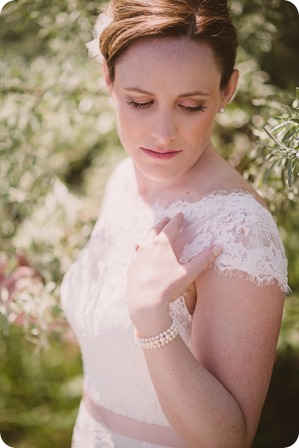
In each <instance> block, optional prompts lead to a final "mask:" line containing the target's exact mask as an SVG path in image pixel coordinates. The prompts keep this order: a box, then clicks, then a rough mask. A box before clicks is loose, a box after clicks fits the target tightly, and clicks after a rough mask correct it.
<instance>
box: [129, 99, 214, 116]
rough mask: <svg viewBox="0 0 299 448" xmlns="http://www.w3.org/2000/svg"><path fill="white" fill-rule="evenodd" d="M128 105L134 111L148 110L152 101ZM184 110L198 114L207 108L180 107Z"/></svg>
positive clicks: (131, 102)
mask: <svg viewBox="0 0 299 448" xmlns="http://www.w3.org/2000/svg"><path fill="white" fill-rule="evenodd" d="M127 104H128V105H129V106H132V107H133V108H134V109H146V108H147V107H149V106H151V104H152V101H149V102H147V103H137V102H136V101H133V100H131V101H128V102H127ZM180 107H181V108H182V109H184V110H185V111H187V112H190V113H191V114H192V113H196V112H203V111H204V110H205V109H206V108H207V106H202V105H200V106H196V107H188V106H180Z"/></svg>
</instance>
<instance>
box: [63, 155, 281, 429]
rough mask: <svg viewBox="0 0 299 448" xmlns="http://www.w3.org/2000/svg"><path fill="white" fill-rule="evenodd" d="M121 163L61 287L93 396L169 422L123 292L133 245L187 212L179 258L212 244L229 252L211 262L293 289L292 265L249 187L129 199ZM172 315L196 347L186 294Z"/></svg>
mask: <svg viewBox="0 0 299 448" xmlns="http://www.w3.org/2000/svg"><path fill="white" fill-rule="evenodd" d="M125 163H128V162H124V163H122V164H121V165H120V166H119V167H118V168H117V169H116V170H115V172H114V174H113V175H112V177H111V179H110V181H109V183H108V186H107V189H106V194H105V198H104V201H103V205H102V209H101V213H100V218H99V221H98V222H97V223H96V225H95V228H94V230H93V232H92V235H91V237H90V240H89V241H88V243H87V245H86V247H85V248H84V250H83V251H82V253H81V255H80V257H79V258H78V260H77V261H76V262H75V263H74V264H73V265H72V267H71V268H70V269H69V271H68V272H67V274H66V276H65V278H64V281H63V284H62V288H61V290H62V295H61V300H62V305H63V308H64V310H65V313H66V316H67V318H68V320H69V322H70V324H71V326H72V327H73V329H74V331H75V333H76V335H77V338H78V341H79V343H80V346H81V351H82V360H83V367H84V382H85V387H86V388H87V390H88V392H89V395H90V396H91V397H93V399H94V401H96V402H99V403H100V404H101V405H102V406H104V407H107V408H108V409H111V410H113V411H115V412H117V413H120V414H122V415H126V416H128V417H131V418H136V419H138V420H142V421H145V422H149V423H156V424H162V425H168V422H167V420H166V418H165V416H164V414H163V412H162V410H161V408H160V405H159V402H158V399H157V397H156V394H155V391H154V388H153V385H152V383H151V380H150V376H149V373H148V370H147V366H146V363H145V360H144V357H143V353H142V349H141V348H140V347H139V346H138V345H136V344H135V343H134V340H133V332H134V329H133V326H132V323H131V321H130V317H129V314H128V311H127V306H126V302H125V299H124V292H125V287H126V274H127V270H128V266H129V263H130V261H131V260H132V257H133V256H134V255H135V250H134V246H135V244H136V243H139V244H142V240H143V239H144V238H145V237H146V236H147V234H148V232H149V231H150V229H151V228H152V227H153V225H155V224H156V223H158V222H159V221H160V220H161V219H162V218H163V217H164V216H168V217H172V216H174V215H175V214H176V213H178V212H180V211H181V212H183V214H184V217H185V220H184V226H183V229H182V231H181V232H180V235H179V238H178V240H177V242H176V246H175V250H176V251H177V253H178V254H180V255H179V258H180V261H181V262H183V263H184V262H186V261H188V260H189V259H191V258H192V257H194V256H195V255H196V254H197V253H199V252H200V251H201V250H202V249H203V248H204V247H207V246H209V245H211V244H212V243H218V244H222V245H223V248H224V250H223V253H222V254H221V255H220V256H219V258H218V259H217V260H216V262H215V264H214V266H213V267H212V268H213V269H214V270H215V271H216V272H217V273H219V274H223V275H229V276H233V275H238V276H242V277H246V278H247V279H248V281H250V282H253V283H255V284H257V285H260V286H263V285H269V284H272V283H274V282H276V283H277V284H278V285H279V286H280V288H281V289H282V290H283V291H285V292H287V291H288V285H287V262H286V258H285V254H284V249H283V246H282V243H281V240H280V238H279V233H278V230H277V227H276V224H275V221H274V220H273V218H272V216H271V214H270V212H269V211H268V210H267V209H266V208H264V207H263V206H262V205H261V204H260V203H259V202H258V201H257V200H256V198H255V197H254V196H252V195H251V194H249V193H247V192H242V191H235V192H221V191H218V192H214V193H210V194H208V195H206V196H204V197H203V198H201V199H200V200H198V201H196V202H187V201H181V200H179V201H176V202H174V203H172V204H171V205H166V204H163V203H161V202H157V203H156V204H155V205H154V206H149V205H148V204H146V203H145V202H143V201H142V200H140V199H138V200H136V198H134V197H131V195H130V194H129V190H128V189H127V188H126V186H125V185H124V184H122V180H121V173H122V170H124V167H125ZM170 313H171V315H172V317H173V319H174V320H176V322H177V324H178V327H179V332H180V334H181V336H182V338H183V339H184V341H185V343H186V344H187V346H188V347H189V349H191V337H190V336H191V326H192V316H191V315H190V314H189V312H188V310H187V308H186V305H185V303H184V300H183V299H181V298H180V299H177V300H176V301H174V302H173V303H172V304H171V307H170Z"/></svg>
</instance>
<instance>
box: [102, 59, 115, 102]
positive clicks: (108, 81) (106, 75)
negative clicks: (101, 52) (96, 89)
mask: <svg viewBox="0 0 299 448" xmlns="http://www.w3.org/2000/svg"><path fill="white" fill-rule="evenodd" d="M102 70H103V74H104V79H105V84H106V87H107V90H108V93H109V95H111V94H112V86H113V82H112V81H111V79H110V75H109V69H108V65H107V62H106V60H105V59H104V61H103V62H102Z"/></svg>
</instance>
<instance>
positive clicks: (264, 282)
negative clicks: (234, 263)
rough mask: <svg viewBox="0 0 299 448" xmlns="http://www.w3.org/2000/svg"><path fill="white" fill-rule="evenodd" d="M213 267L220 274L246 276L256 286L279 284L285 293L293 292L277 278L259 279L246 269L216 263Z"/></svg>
mask: <svg viewBox="0 0 299 448" xmlns="http://www.w3.org/2000/svg"><path fill="white" fill-rule="evenodd" d="M212 269H213V270H214V271H215V272H216V273H217V274H220V275H223V276H224V277H238V278H246V279H247V280H249V281H250V282H251V283H254V284H255V285H256V286H271V285H275V284H276V285H278V286H279V288H280V289H281V291H282V292H284V293H285V294H290V293H291V292H292V290H291V288H290V287H289V286H288V285H285V284H283V283H281V282H280V281H279V280H278V279H277V278H271V279H269V278H264V279H263V280H259V279H257V277H256V276H253V275H250V274H248V273H247V272H245V271H241V270H239V269H220V268H219V267H218V266H216V265H214V266H213V267H212Z"/></svg>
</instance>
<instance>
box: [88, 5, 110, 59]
mask: <svg viewBox="0 0 299 448" xmlns="http://www.w3.org/2000/svg"><path fill="white" fill-rule="evenodd" d="M112 20H113V19H112V17H110V16H109V15H108V14H106V13H101V14H100V15H99V16H98V18H97V21H96V24H95V26H94V29H93V32H92V35H93V37H94V39H93V40H91V41H90V42H87V43H86V44H85V46H86V48H87V49H88V55H89V57H90V58H92V59H95V60H96V61H98V62H102V61H103V59H104V58H103V55H102V53H101V50H100V43H99V40H100V36H101V34H102V32H103V31H104V30H105V29H106V28H108V26H109V25H110V23H111V22H112Z"/></svg>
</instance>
